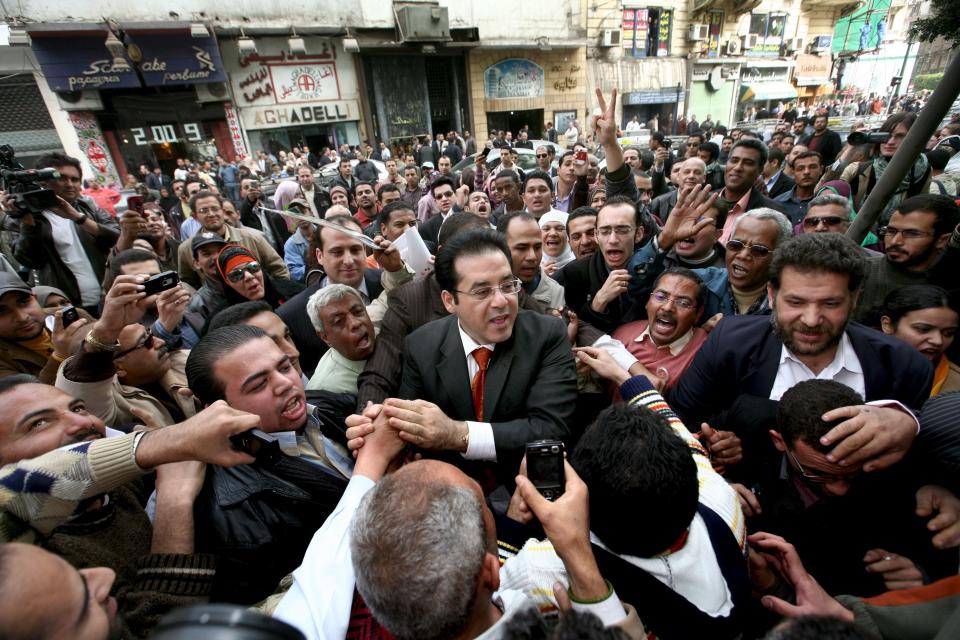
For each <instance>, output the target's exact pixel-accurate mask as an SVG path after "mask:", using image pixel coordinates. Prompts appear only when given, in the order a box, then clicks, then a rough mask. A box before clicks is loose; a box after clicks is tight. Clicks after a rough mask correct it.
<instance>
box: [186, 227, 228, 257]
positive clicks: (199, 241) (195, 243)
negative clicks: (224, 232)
mask: <svg viewBox="0 0 960 640" xmlns="http://www.w3.org/2000/svg"><path fill="white" fill-rule="evenodd" d="M214 243H216V244H227V241H226V240H224V239H223V238H221V237H220V236H218V235H217V234H215V233H214V232H213V231H200V232H199V233H197V234H196V235H195V236H193V239H192V240H191V241H190V250H191V251H193V257H194V258H196V257H197V250H199V249H200V247H205V246H207V245H208V244H214Z"/></svg>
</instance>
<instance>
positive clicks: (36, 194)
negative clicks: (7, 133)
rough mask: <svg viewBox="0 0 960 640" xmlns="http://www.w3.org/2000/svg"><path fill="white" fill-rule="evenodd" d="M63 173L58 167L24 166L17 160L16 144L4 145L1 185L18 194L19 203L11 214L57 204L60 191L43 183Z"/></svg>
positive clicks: (38, 210)
mask: <svg viewBox="0 0 960 640" xmlns="http://www.w3.org/2000/svg"><path fill="white" fill-rule="evenodd" d="M59 177H60V172H59V171H57V170H56V169H24V168H23V165H22V164H20V163H19V162H17V158H16V154H15V153H14V151H13V147H11V146H10V145H8V144H5V145H2V146H0V189H4V190H5V191H7V193H9V194H10V195H12V196H14V198H15V203H16V206H15V207H14V208H13V209H9V210H7V212H6V213H7V215H8V216H10V217H11V218H19V217H21V216H24V215H26V214H28V213H42V212H43V210H44V209H50V208H52V207H55V206H57V194H56V193H54V192H53V190H52V189H47V188H45V187H43V186H41V185H40V183H41V182H43V181H45V180H54V179H56V178H59Z"/></svg>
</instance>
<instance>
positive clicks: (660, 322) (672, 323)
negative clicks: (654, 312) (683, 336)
mask: <svg viewBox="0 0 960 640" xmlns="http://www.w3.org/2000/svg"><path fill="white" fill-rule="evenodd" d="M653 326H654V329H655V330H656V331H657V332H658V333H671V332H673V330H674V329H676V328H677V322H676V320H673V319H671V318H668V317H666V316H657V318H656V320H654V321H653Z"/></svg>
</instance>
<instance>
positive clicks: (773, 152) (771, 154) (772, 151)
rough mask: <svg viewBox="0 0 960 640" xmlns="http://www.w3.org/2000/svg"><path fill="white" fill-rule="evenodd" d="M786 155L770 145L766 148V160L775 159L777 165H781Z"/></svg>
mask: <svg viewBox="0 0 960 640" xmlns="http://www.w3.org/2000/svg"><path fill="white" fill-rule="evenodd" d="M786 158H787V156H785V155H784V153H783V151H781V150H780V149H778V148H777V147H770V148H769V149H768V150H767V161H768V162H769V161H771V160H775V161H776V162H777V166H778V167H783V161H784V160H786Z"/></svg>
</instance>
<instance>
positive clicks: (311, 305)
mask: <svg viewBox="0 0 960 640" xmlns="http://www.w3.org/2000/svg"><path fill="white" fill-rule="evenodd" d="M347 296H354V297H356V299H357V300H359V301H360V302H361V303H362V302H363V298H361V297H360V292H359V291H357V290H356V289H354V288H353V287H349V286H347V285H345V284H330V285H327V286H325V287H323V288H322V289H318V290H317V291H316V292H314V294H313V295H312V296H310V299H309V300H307V315H308V316H310V323H311V324H312V325H313V328H314V329H315V330H316V331H319V332H320V333H326V330H325V329H324V328H323V318H321V317H320V309H322V308H323V307H325V306H327V305H328V304H330V303H331V302H336V301H337V300H343V299H344V298H346V297H347Z"/></svg>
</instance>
